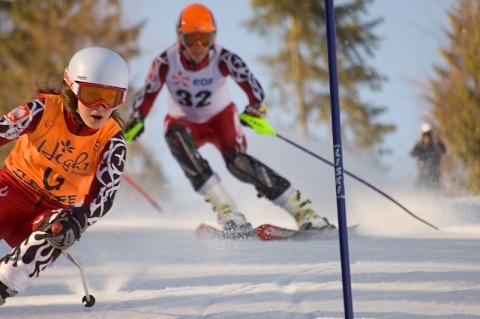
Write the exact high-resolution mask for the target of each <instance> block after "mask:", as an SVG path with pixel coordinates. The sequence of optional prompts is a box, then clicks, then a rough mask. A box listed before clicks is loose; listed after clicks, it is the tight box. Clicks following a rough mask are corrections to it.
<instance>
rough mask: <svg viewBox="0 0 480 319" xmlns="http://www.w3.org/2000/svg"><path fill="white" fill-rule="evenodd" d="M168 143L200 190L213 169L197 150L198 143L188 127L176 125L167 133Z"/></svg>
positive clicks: (189, 177) (195, 187)
mask: <svg viewBox="0 0 480 319" xmlns="http://www.w3.org/2000/svg"><path fill="white" fill-rule="evenodd" d="M165 139H166V141H167V145H168V147H169V148H170V151H171V152H172V155H173V157H175V159H176V160H177V162H178V163H179V164H180V166H181V167H182V170H183V172H184V173H185V175H186V176H187V178H188V179H189V180H190V183H192V186H193V188H194V190H195V191H198V190H199V189H200V188H201V187H202V186H203V185H204V184H205V182H206V181H207V180H208V179H209V178H210V177H211V176H212V175H213V172H212V169H211V168H210V165H209V164H208V162H207V161H206V160H204V159H203V158H202V157H201V156H200V154H199V153H198V151H197V145H196V143H195V141H194V139H193V137H192V135H191V134H190V131H189V130H188V128H186V127H182V126H177V127H174V128H172V129H170V130H168V132H167V133H166V134H165Z"/></svg>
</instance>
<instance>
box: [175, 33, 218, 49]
mask: <svg viewBox="0 0 480 319" xmlns="http://www.w3.org/2000/svg"><path fill="white" fill-rule="evenodd" d="M179 36H180V41H181V42H182V44H183V45H184V46H185V47H188V48H192V47H194V46H195V45H196V44H197V43H198V44H200V46H202V47H204V48H208V47H210V46H211V45H212V44H213V41H214V40H215V32H192V33H180V34H179Z"/></svg>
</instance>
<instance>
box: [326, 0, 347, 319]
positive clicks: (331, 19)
mask: <svg viewBox="0 0 480 319" xmlns="http://www.w3.org/2000/svg"><path fill="white" fill-rule="evenodd" d="M325 16H326V24H327V45H328V70H329V78H330V103H331V104H330V108H331V113H332V132H333V156H334V164H335V187H336V196H337V215H338V232H339V241H340V260H341V263H342V282H343V304H344V310H345V319H353V306H352V284H351V279H350V258H349V253H348V232H347V214H346V208H345V185H344V182H343V180H344V178H343V157H342V134H341V124H340V102H339V94H338V77H337V53H336V46H335V16H334V8H333V0H325Z"/></svg>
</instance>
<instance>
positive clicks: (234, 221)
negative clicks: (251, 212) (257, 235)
mask: <svg viewBox="0 0 480 319" xmlns="http://www.w3.org/2000/svg"><path fill="white" fill-rule="evenodd" d="M204 196H205V201H206V202H207V203H210V204H212V209H213V211H214V212H215V213H216V214H217V220H218V223H219V224H220V225H222V227H223V230H224V231H225V232H227V233H228V234H230V235H231V236H230V235H229V237H231V238H247V237H251V236H252V235H253V234H254V231H253V227H252V225H251V224H250V223H248V222H247V220H246V218H245V216H244V215H243V214H241V213H239V212H238V211H237V208H236V204H235V202H234V201H233V199H232V198H231V197H230V196H229V195H228V193H227V192H226V191H225V189H224V188H223V186H222V185H221V184H220V183H216V184H214V185H212V186H211V187H210V188H209V189H208V190H207V191H205V192H204Z"/></svg>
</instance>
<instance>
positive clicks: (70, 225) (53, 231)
mask: <svg viewBox="0 0 480 319" xmlns="http://www.w3.org/2000/svg"><path fill="white" fill-rule="evenodd" d="M87 224H88V219H87V215H86V214H85V210H84V209H83V208H81V207H74V208H66V209H63V210H55V211H52V212H48V213H45V214H42V215H40V216H38V217H37V218H36V219H35V221H34V222H33V226H32V228H33V231H43V232H44V234H39V235H36V239H45V240H47V241H48V242H49V243H50V245H52V246H53V247H54V248H57V249H62V250H66V249H68V248H70V247H71V246H72V245H73V244H74V243H75V241H76V240H80V236H81V235H82V234H83V232H84V231H85V229H86V228H87Z"/></svg>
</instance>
